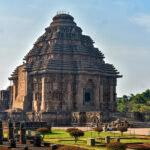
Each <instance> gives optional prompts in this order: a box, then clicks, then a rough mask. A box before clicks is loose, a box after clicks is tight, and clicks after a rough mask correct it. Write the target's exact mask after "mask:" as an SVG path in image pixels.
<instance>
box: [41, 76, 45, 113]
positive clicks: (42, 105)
mask: <svg viewBox="0 0 150 150" xmlns="http://www.w3.org/2000/svg"><path fill="white" fill-rule="evenodd" d="M41 111H45V77H43V78H42V101H41Z"/></svg>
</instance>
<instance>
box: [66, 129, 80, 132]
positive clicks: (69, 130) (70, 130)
mask: <svg viewBox="0 0 150 150" xmlns="http://www.w3.org/2000/svg"><path fill="white" fill-rule="evenodd" d="M74 130H78V128H68V129H67V130H66V132H68V133H70V132H72V131H74Z"/></svg>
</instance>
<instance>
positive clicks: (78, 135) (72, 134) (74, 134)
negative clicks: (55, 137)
mask: <svg viewBox="0 0 150 150" xmlns="http://www.w3.org/2000/svg"><path fill="white" fill-rule="evenodd" d="M69 134H70V135H71V136H73V137H74V139H75V143H76V142H77V140H78V137H80V136H84V132H83V131H81V130H78V129H77V130H73V131H71V132H69Z"/></svg>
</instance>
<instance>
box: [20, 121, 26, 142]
mask: <svg viewBox="0 0 150 150" xmlns="http://www.w3.org/2000/svg"><path fill="white" fill-rule="evenodd" d="M25 135H26V129H25V124H24V123H20V138H19V143H20V144H26V137H25Z"/></svg>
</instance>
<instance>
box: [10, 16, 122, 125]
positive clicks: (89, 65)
mask: <svg viewBox="0 0 150 150" xmlns="http://www.w3.org/2000/svg"><path fill="white" fill-rule="evenodd" d="M93 43H94V42H93V40H92V39H91V37H90V36H87V35H83V34H82V29H81V28H80V27H78V26H77V24H76V23H75V22H74V18H73V17H72V16H71V15H69V14H57V15H56V16H54V17H53V21H52V23H51V24H50V26H49V27H47V28H46V29H45V33H44V34H43V35H42V36H40V37H39V38H38V39H37V41H36V42H35V44H34V46H33V48H32V49H31V50H30V51H29V53H28V54H27V55H26V56H25V57H24V63H23V64H22V65H21V66H18V67H17V68H16V69H15V71H14V72H13V74H12V75H11V77H10V78H9V80H12V81H13V94H12V95H13V98H12V99H13V100H12V102H11V104H12V105H11V111H12V113H13V112H14V113H15V112H16V113H17V112H18V115H19V112H23V113H25V114H26V117H27V119H28V120H34V119H36V118H38V119H39V120H42V121H49V122H51V123H53V124H58V125H67V124H70V123H71V122H72V123H78V124H81V123H88V122H90V121H93V122H95V123H98V122H101V121H103V120H107V119H109V118H110V115H109V114H110V112H114V111H116V83H117V78H119V77H121V75H119V72H117V70H116V69H115V68H114V66H113V65H111V64H108V63H105V61H104V55H103V54H102V52H101V51H99V49H98V48H95V47H94V45H93Z"/></svg>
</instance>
